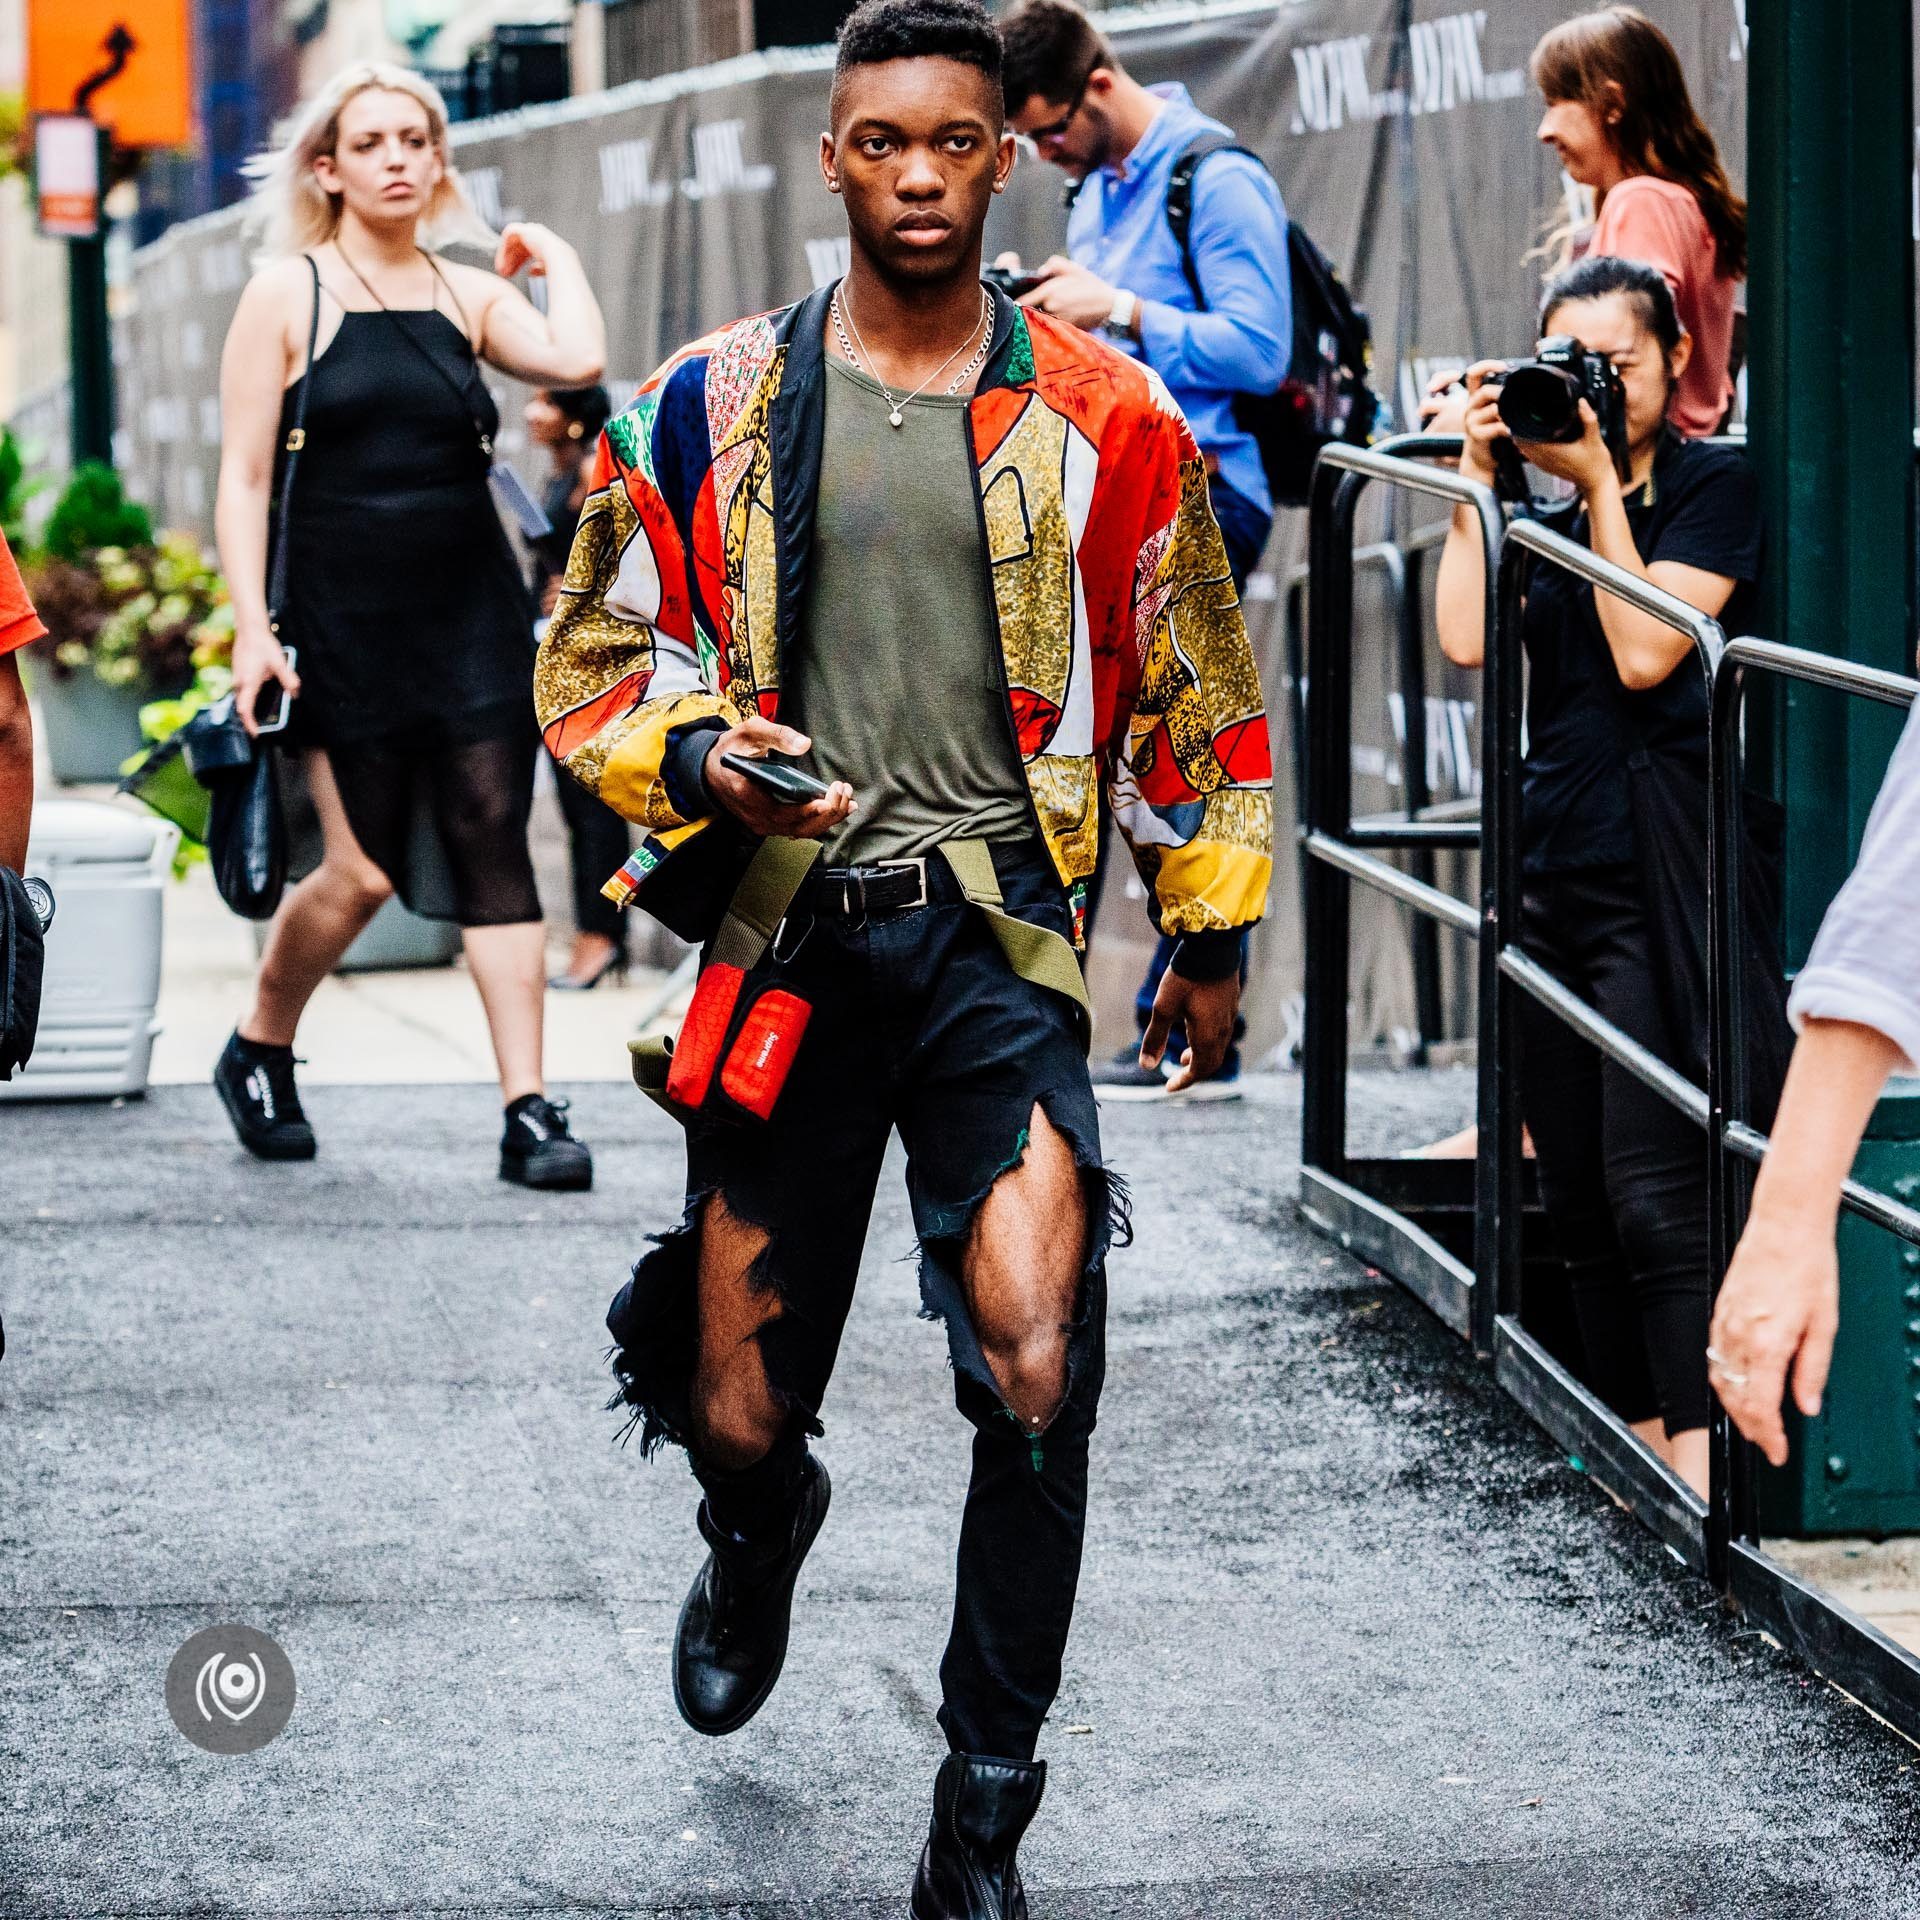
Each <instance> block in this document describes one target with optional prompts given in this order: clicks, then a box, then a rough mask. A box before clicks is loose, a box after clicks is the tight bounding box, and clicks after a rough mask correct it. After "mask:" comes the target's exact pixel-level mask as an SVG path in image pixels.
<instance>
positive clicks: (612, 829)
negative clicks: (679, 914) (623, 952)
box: [554, 766, 629, 949]
mask: <svg viewBox="0 0 1920 1920" xmlns="http://www.w3.org/2000/svg"><path fill="white" fill-rule="evenodd" d="M556 773H557V775H558V777H557V779H556V780H555V782H554V785H555V786H557V787H558V788H559V790H560V811H561V813H562V814H563V815H564V816H565V818H566V822H567V853H568V861H569V864H570V866H571V869H572V873H573V924H574V926H575V927H576V928H578V929H579V931H580V932H582V933H597V934H599V935H601V936H602V937H603V938H605V939H608V940H611V941H612V942H613V944H614V945H615V946H616V947H620V948H623V949H624V948H625V946H626V944H627V922H626V916H625V915H624V914H623V913H622V912H621V911H620V909H619V908H618V907H616V906H615V905H614V904H613V902H612V901H611V900H609V899H608V898H607V897H606V895H605V894H603V893H602V892H601V891H600V889H601V888H602V887H603V886H604V885H605V884H606V883H607V882H608V881H609V880H611V879H612V878H613V876H614V875H615V874H616V873H617V872H618V871H619V870H620V866H621V863H622V862H623V861H624V860H625V859H626V857H627V853H628V851H629V843H628V839H627V823H626V822H625V821H624V820H623V819H621V817H620V816H619V815H618V814H617V813H615V812H614V810H613V809H612V808H611V807H610V806H608V805H607V804H606V802H605V801H604V800H600V799H597V798H596V797H595V796H594V795H593V794H591V793H589V792H588V791H587V790H586V788H585V787H583V786H582V785H581V784H580V783H579V781H577V780H575V779H573V778H571V777H570V776H569V775H568V773H567V772H566V770H565V769H564V768H561V767H558V766H556Z"/></svg>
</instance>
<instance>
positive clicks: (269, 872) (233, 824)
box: [180, 694, 287, 920]
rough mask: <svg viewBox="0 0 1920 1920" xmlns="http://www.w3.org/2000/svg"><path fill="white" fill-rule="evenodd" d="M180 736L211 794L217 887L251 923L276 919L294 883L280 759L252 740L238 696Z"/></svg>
mask: <svg viewBox="0 0 1920 1920" xmlns="http://www.w3.org/2000/svg"><path fill="white" fill-rule="evenodd" d="M180 732H181V736H182V738H181V753H182V756H183V757H184V759H185V760H186V763H187V768H188V771H189V772H191V773H192V775H193V777H194V779H195V780H197V781H198V782H199V783H200V785H201V786H203V787H204V788H205V789H206V791H207V857H208V858H209V859H210V860H211V861H212V863H213V884H214V885H215V886H216V887H218V888H219V890H220V898H221V899H222V900H224V901H225V902H226V903H227V905H228V906H229V907H231V908H232V909H233V911H234V912H235V913H237V914H239V916H240V917H241V918H242V919H243V920H271V919H272V918H273V915H274V912H275V910H276V909H277V908H278V907H279V905H280V895H281V894H282V892H284V891H285V888H286V884H287V823H286V815H285V814H284V813H283V812H282V811H281V808H280V759H279V755H278V754H276V753H275V752H274V750H273V748H272V747H271V746H268V745H267V744H265V743H264V742H262V741H259V740H255V739H253V738H252V737H251V736H250V735H249V734H248V732H247V729H246V726H245V724H244V723H243V722H242V721H241V718H240V716H239V714H237V713H236V712H235V711H234V707H233V696H232V695H231V694H229V695H228V696H227V697H226V698H225V699H224V700H218V701H216V702H215V703H214V704H213V705H212V706H210V707H208V708H206V709H205V711H203V712H201V713H197V714H195V715H194V717H193V718H192V719H191V720H189V721H188V722H187V724H186V725H185V726H184V727H183V728H181V730H180Z"/></svg>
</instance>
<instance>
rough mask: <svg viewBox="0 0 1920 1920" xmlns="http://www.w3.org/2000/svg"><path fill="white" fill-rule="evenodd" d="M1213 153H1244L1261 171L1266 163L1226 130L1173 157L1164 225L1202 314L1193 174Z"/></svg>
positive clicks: (1204, 307) (1207, 135)
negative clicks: (1195, 255)
mask: <svg viewBox="0 0 1920 1920" xmlns="http://www.w3.org/2000/svg"><path fill="white" fill-rule="evenodd" d="M1216 153H1244V154H1245V155H1246V156H1247V158H1248V159H1249V160H1251V161H1252V162H1253V163H1254V165H1255V166H1257V167H1258V168H1259V169H1260V171H1261V172H1262V173H1265V172H1266V171H1267V163H1266V162H1265V161H1264V160H1262V159H1261V158H1260V156H1259V155H1258V154H1257V153H1255V152H1254V150H1253V149H1252V148H1251V147H1243V146H1242V145H1241V144H1240V142H1239V141H1238V140H1236V139H1235V138H1234V137H1233V135H1232V134H1230V133H1203V134H1201V135H1200V136H1199V138H1198V139H1196V140H1193V141H1191V142H1190V143H1189V144H1188V145H1187V146H1185V147H1183V148H1181V150H1180V152H1179V153H1178V154H1177V155H1176V156H1175V158H1174V162H1173V172H1172V173H1171V174H1170V175H1169V176H1168V178H1167V225H1168V226H1169V227H1171V228H1172V229H1173V237H1174V240H1175V241H1176V242H1177V243H1178V245H1179V248H1180V271H1181V272H1182V273H1184V274H1185V275H1186V276H1187V285H1188V286H1189V287H1191V288H1192V289H1193V298H1194V302H1195V304H1196V305H1197V306H1198V307H1199V309H1200V311H1201V312H1202V313H1205V312H1206V311H1207V296H1206V290H1205V289H1204V288H1203V287H1202V286H1201V285H1200V271H1199V269H1198V268H1197V267H1196V266H1195V265H1194V260H1193V177H1194V175H1195V174H1197V173H1198V172H1199V171H1200V163H1201V161H1203V160H1208V159H1211V158H1212V157H1213V155H1215V154H1216Z"/></svg>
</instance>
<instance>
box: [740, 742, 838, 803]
mask: <svg viewBox="0 0 1920 1920" xmlns="http://www.w3.org/2000/svg"><path fill="white" fill-rule="evenodd" d="M720 764H721V765H722V766H723V767H726V768H728V769H730V770H731V771H732V772H734V773H737V774H739V776H740V777H741V778H742V779H743V780H751V781H752V782H753V784H754V785H755V786H756V787H758V788H759V789H760V791H761V792H762V793H764V794H765V795H766V796H767V797H768V798H769V799H770V800H778V801H779V802H780V804H781V805H782V806H787V807H804V806H805V805H806V804H807V802H808V801H809V800H824V799H825V798H826V797H827V794H828V792H829V791H830V789H829V788H828V786H827V783H826V782H825V781H824V780H816V779H815V778H814V777H813V775H812V774H810V773H807V772H804V771H803V770H802V769H801V768H799V767H796V766H794V765H793V764H792V762H791V761H787V760H775V759H772V758H768V759H764V760H763V759H756V758H755V757H754V756H753V755H752V754H746V753H723V754H722V755H721V756H720Z"/></svg>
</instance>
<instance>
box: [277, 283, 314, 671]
mask: <svg viewBox="0 0 1920 1920" xmlns="http://www.w3.org/2000/svg"><path fill="white" fill-rule="evenodd" d="M306 262H307V271H308V272H309V273H310V274H312V275H313V317H312V319H310V320H309V321H308V322H307V364H306V365H305V367H303V368H302V369H301V373H300V395H299V398H298V399H296V400H295V401H294V403H293V425H292V426H291V427H289V428H288V430H287V438H286V443H285V446H284V448H283V451H284V452H285V454H286V465H285V466H283V467H282V468H281V469H280V498H279V501H278V502H277V504H276V506H275V510H274V516H273V553H272V556H271V558H270V559H269V560H268V563H267V624H268V626H270V627H271V628H272V629H273V631H274V632H275V633H276V634H278V633H279V631H280V615H281V612H282V610H283V609H284V607H285V606H286V600H287V515H288V514H289V513H290V512H291V511H292V508H293V470H294V468H295V467H297V466H298V465H299V464H300V449H301V448H302V447H304V446H305V445H306V444H307V401H308V400H309V399H310V398H311V397H312V394H313V357H314V349H315V348H316V347H317V346H318V345H319V344H320V265H319V262H318V261H316V260H315V259H314V257H313V255H312V254H308V255H307V256H306Z"/></svg>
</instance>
